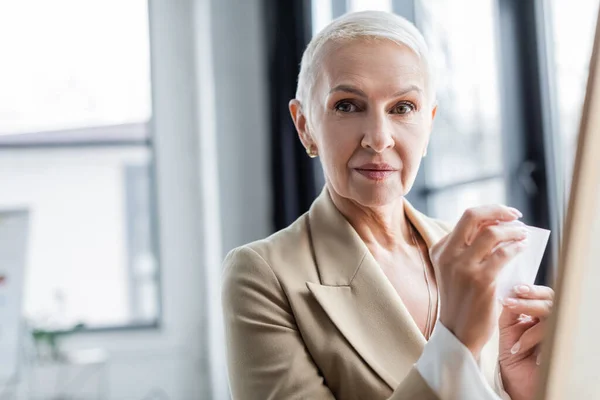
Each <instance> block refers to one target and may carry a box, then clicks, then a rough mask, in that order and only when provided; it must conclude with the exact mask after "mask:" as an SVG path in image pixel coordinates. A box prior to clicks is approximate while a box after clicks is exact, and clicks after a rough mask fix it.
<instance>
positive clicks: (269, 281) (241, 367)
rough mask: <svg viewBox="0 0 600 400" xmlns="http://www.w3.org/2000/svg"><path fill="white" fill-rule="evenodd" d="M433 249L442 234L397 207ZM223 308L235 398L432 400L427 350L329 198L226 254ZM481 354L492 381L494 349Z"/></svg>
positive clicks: (439, 226)
mask: <svg viewBox="0 0 600 400" xmlns="http://www.w3.org/2000/svg"><path fill="white" fill-rule="evenodd" d="M405 212H406V215H407V216H408V218H409V219H410V221H411V222H412V223H413V224H414V225H415V227H416V228H417V229H418V231H419V233H420V234H421V235H422V237H423V238H424V240H425V242H426V243H427V245H428V246H429V247H431V246H432V245H433V244H434V243H435V242H436V241H438V240H440V239H441V238H442V237H444V236H445V235H446V234H447V233H448V232H449V230H450V228H449V227H448V226H447V225H446V224H444V223H442V222H440V221H437V220H434V219H431V218H428V217H426V216H425V215H423V214H421V213H419V212H418V211H416V210H415V209H414V208H413V207H412V206H411V205H410V204H409V203H408V201H405ZM224 264H225V265H224V276H223V289H222V302H223V311H224V319H225V328H226V342H227V354H228V356H227V362H228V369H229V378H230V385H231V391H232V395H233V398H234V399H244V400H245V399H256V400H266V399H290V400H291V399H339V400H351V399H356V400H359V399H360V400H372V399H393V400H400V399H415V400H429V399H432V400H433V399H436V400H437V399H438V398H437V396H436V395H435V393H434V392H433V391H432V390H431V389H430V388H429V387H428V385H427V384H426V383H425V381H424V380H423V378H422V377H421V375H420V374H419V373H418V371H417V370H416V369H415V368H414V367H413V365H414V364H415V362H416V361H417V359H418V358H419V356H420V354H421V352H422V350H423V346H424V345H425V343H426V341H425V338H424V337H423V335H422V334H421V331H420V330H419V328H418V327H417V325H416V323H415V322H414V320H413V319H412V317H411V316H410V314H409V313H408V311H407V309H406V307H405V306H404V305H403V303H402V300H401V299H400V297H399V296H398V294H397V293H396V291H395V290H394V288H393V287H392V285H391V283H390V282H389V281H388V279H387V277H386V276H385V275H384V273H383V272H382V270H381V268H380V267H379V265H378V264H377V262H376V261H375V259H374V258H373V256H372V255H371V253H370V252H369V251H368V249H367V247H366V245H365V244H364V243H363V242H362V240H361V239H360V237H359V236H358V234H357V233H356V231H355V230H354V229H353V228H352V226H351V225H350V224H349V222H348V221H347V220H346V219H345V218H344V217H343V216H342V214H341V213H340V212H339V211H338V210H337V208H336V207H335V206H334V204H333V202H332V201H331V198H330V197H329V193H328V191H327V190H326V189H325V190H324V191H323V193H321V195H320V196H319V197H318V198H317V200H315V202H314V203H313V205H312V207H311V209H310V211H309V212H308V213H306V214H304V215H303V216H301V217H300V218H298V220H296V221H295V222H294V223H293V224H292V225H290V226H289V227H288V228H286V229H284V230H282V231H280V232H277V233H275V234H274V235H272V236H270V237H269V238H267V239H264V240H260V241H258V242H254V243H251V244H248V245H246V246H242V247H239V248H237V249H235V250H233V251H232V252H231V253H229V255H228V256H227V258H226V259H225V262H224ZM490 343H491V345H490V346H486V347H489V349H486V350H485V352H484V355H482V360H481V361H480V362H481V363H483V366H482V367H483V369H484V372H485V373H486V375H487V376H488V379H489V380H490V382H493V374H494V367H495V365H496V361H495V360H496V359H497V345H496V346H494V345H493V344H492V341H491V342H490Z"/></svg>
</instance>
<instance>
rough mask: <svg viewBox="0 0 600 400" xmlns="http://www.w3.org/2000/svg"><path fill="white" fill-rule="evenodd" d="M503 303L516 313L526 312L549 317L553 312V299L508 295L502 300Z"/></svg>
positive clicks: (541, 317) (542, 317)
mask: <svg viewBox="0 0 600 400" xmlns="http://www.w3.org/2000/svg"><path fill="white" fill-rule="evenodd" d="M502 304H503V305H504V307H505V308H507V309H509V310H510V311H511V312H513V313H515V314H526V315H530V316H532V317H537V318H540V319H545V318H548V316H549V315H550V313H551V312H552V300H537V299H517V298H514V297H506V298H505V299H503V300H502Z"/></svg>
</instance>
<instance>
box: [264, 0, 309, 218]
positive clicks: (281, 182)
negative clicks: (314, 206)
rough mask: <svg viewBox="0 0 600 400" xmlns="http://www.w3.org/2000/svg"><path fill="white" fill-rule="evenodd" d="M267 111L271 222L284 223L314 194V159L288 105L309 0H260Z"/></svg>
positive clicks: (304, 37) (304, 34)
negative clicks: (266, 68)
mask: <svg viewBox="0 0 600 400" xmlns="http://www.w3.org/2000/svg"><path fill="white" fill-rule="evenodd" d="M264 2H265V6H266V23H265V39H266V42H267V55H268V63H269V81H268V82H269V85H270V87H269V104H270V107H269V110H270V112H271V119H270V122H271V126H270V134H271V171H272V180H271V187H272V193H273V195H272V196H273V197H272V200H273V222H274V226H275V229H276V230H280V229H282V228H285V227H286V226H288V225H289V224H290V223H292V222H293V221H294V220H295V219H296V218H298V217H299V216H300V215H302V214H303V213H304V212H305V211H307V210H308V208H309V207H310V204H311V203H312V201H313V200H314V199H315V197H316V196H317V183H316V182H315V162H314V160H311V159H310V158H309V157H308V156H307V154H306V151H305V149H304V147H303V146H302V143H301V142H300V139H298V135H297V133H296V130H295V128H294V124H293V122H292V119H291V117H290V113H289V111H288V103H289V101H290V100H291V99H293V98H294V97H295V94H296V82H297V79H298V72H299V70H300V61H301V59H302V52H303V51H304V48H305V47H306V45H307V44H308V41H309V40H310V37H311V24H310V21H311V19H310V18H311V15H310V1H309V0H285V1H282V0H264Z"/></svg>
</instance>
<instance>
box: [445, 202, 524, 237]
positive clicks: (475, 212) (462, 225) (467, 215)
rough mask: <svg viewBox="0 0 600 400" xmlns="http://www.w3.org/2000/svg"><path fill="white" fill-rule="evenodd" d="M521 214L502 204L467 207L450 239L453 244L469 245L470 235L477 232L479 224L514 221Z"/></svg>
mask: <svg viewBox="0 0 600 400" xmlns="http://www.w3.org/2000/svg"><path fill="white" fill-rule="evenodd" d="M522 216H523V214H521V212H519V210H517V209H515V208H512V207H507V206H503V205H489V206H481V207H473V208H469V209H468V210H466V211H465V212H464V213H463V215H462V217H461V218H460V220H459V221H458V223H457V224H456V227H455V228H454V231H453V232H452V238H451V241H452V242H453V245H455V246H464V245H469V244H470V243H471V240H472V235H473V234H474V233H475V232H477V230H478V229H479V227H480V226H481V225H483V224H485V223H490V222H495V221H506V222H509V221H514V220H517V219H519V218H521V217H522Z"/></svg>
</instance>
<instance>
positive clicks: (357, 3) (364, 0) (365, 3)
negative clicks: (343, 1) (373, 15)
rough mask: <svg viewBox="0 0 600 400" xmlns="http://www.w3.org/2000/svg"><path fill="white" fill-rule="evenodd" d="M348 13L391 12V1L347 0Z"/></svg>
mask: <svg viewBox="0 0 600 400" xmlns="http://www.w3.org/2000/svg"><path fill="white" fill-rule="evenodd" d="M348 8H349V10H348V11H352V12H354V11H366V10H378V11H392V0H349V1H348Z"/></svg>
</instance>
